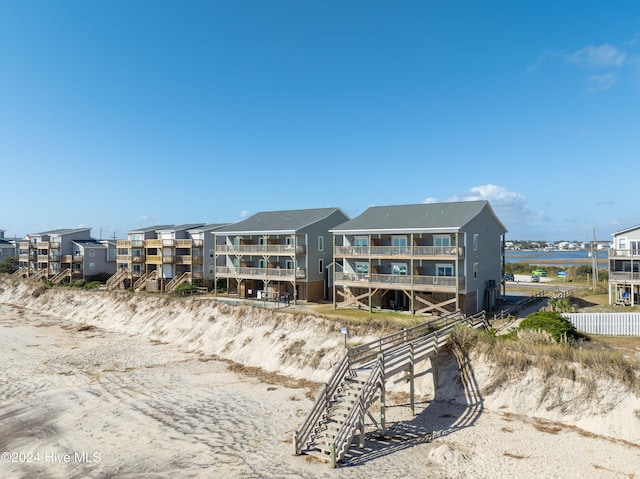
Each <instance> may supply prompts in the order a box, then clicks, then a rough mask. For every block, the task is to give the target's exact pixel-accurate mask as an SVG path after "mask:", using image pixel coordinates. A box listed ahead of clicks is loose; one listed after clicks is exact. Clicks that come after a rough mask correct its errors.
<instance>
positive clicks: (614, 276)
mask: <svg viewBox="0 0 640 479" xmlns="http://www.w3.org/2000/svg"><path fill="white" fill-rule="evenodd" d="M609 281H613V282H616V281H625V282H640V273H631V272H614V271H610V272H609Z"/></svg>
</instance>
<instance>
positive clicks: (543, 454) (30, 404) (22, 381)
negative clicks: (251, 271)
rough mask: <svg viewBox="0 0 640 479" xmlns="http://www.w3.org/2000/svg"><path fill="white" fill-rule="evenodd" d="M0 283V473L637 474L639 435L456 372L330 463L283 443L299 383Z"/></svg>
mask: <svg viewBox="0 0 640 479" xmlns="http://www.w3.org/2000/svg"><path fill="white" fill-rule="evenodd" d="M52 294H55V293H52ZM65 294H67V293H65ZM7 295H8V293H7V291H6V286H5V291H4V299H3V298H0V299H3V301H4V302H0V306H1V307H0V364H2V366H1V367H2V372H3V374H2V377H3V379H2V382H1V383H0V450H1V451H2V460H1V461H0V477H3V478H84V477H91V478H107V477H114V478H138V477H140V478H174V477H189V478H205V477H207V478H208V477H234V478H235V477H238V478H263V477H264V478H286V477H291V478H293V477H296V478H299V477H302V478H324V477H329V478H333V477H336V478H337V477H343V478H368V477H386V478H390V479H394V478H398V479H400V478H406V477H416V478H423V477H424V478H427V477H429V478H505V477H518V478H521V479H528V478H531V479H533V478H536V479H538V478H583V479H584V478H594V479H595V478H640V447H639V446H638V443H640V434H639V435H638V440H637V441H635V442H634V441H629V440H622V439H615V438H611V437H606V436H605V435H602V434H594V433H592V432H586V431H585V430H584V429H582V428H578V427H576V426H573V425H568V424H565V423H562V422H560V421H554V422H551V421H549V420H546V419H543V418H536V417H534V416H533V415H530V414H524V413H522V412H521V411H519V409H518V407H513V408H508V407H506V406H505V404H506V403H507V401H508V399H505V398H504V397H502V396H496V397H495V398H493V399H491V398H484V397H482V394H481V393H480V391H481V388H478V389H477V390H476V393H475V394H474V393H473V391H472V393H471V394H470V392H469V389H466V392H464V393H462V395H461V389H460V386H459V384H458V383H456V381H455V380H453V381H451V383H450V384H448V385H447V384H444V385H443V386H442V387H441V391H440V392H441V394H442V397H444V398H449V399H448V400H446V401H433V400H432V399H433V397H432V396H430V395H429V394H428V393H425V394H424V395H423V396H422V398H421V401H420V403H419V404H418V408H417V410H416V412H417V415H416V416H415V417H412V415H411V414H410V411H409V409H408V407H407V405H406V401H405V402H403V401H402V394H401V393H397V394H396V396H395V397H396V399H397V402H398V404H397V405H395V406H392V407H389V408H388V409H387V421H388V424H389V430H388V431H387V434H386V436H384V437H370V438H369V439H368V441H367V443H366V448H365V449H364V450H361V451H357V454H354V455H352V457H351V459H350V461H349V464H346V465H344V466H343V467H340V468H338V469H330V468H329V467H328V465H327V464H325V463H321V462H317V461H316V460H313V459H311V458H309V457H306V456H294V455H293V454H292V446H291V437H292V434H293V432H294V430H295V428H296V427H297V426H298V425H299V424H300V423H301V422H302V421H303V420H304V418H305V417H306V414H307V413H308V411H309V410H310V408H311V406H312V401H311V400H310V399H309V398H308V397H307V396H308V394H307V393H308V391H309V390H308V388H306V387H300V388H292V387H287V386H284V385H282V384H279V383H278V381H272V382H262V381H260V380H259V379H257V378H255V377H250V376H247V375H242V374H237V373H235V372H232V371H231V370H230V368H229V364H230V363H229V362H227V361H219V360H215V359H212V356H211V355H208V354H203V353H202V351H197V350H193V349H195V348H191V350H189V348H187V347H185V343H182V344H176V343H179V342H172V341H159V340H158V338H157V337H155V336H154V334H142V333H140V334H133V333H130V332H129V333H127V332H123V331H119V330H118V329H121V328H118V327H116V326H115V324H116V323H113V324H114V326H113V327H109V324H110V322H109V318H107V317H97V318H96V317H94V315H93V312H91V314H89V312H90V311H89V310H84V313H83V308H82V307H80V308H77V314H76V316H75V317H74V319H73V320H69V318H68V317H66V318H63V317H62V315H63V313H60V314H56V310H55V309H52V310H49V311H46V312H43V311H36V310H35V309H34V308H25V307H24V304H12V303H10V302H7V301H6V299H7V297H8V296H7ZM49 299H51V298H49ZM30 301H32V302H33V304H35V301H36V300H35V299H34V300H30ZM143 303H144V301H142V302H140V307H143V306H144V304H143ZM83 315H84V316H83ZM114 317H115V314H114ZM156 336H157V334H156ZM225 341H226V339H225ZM327 341H328V339H327V338H324V344H326V342H327ZM253 347H254V348H257V347H259V343H258V342H256V343H254V345H253ZM213 349H215V348H213ZM229 349H233V348H231V347H229ZM262 355H263V356H265V357H266V356H267V355H269V351H268V350H267V349H264V350H263V351H262ZM265 362H268V361H267V360H266V359H265ZM442 363H443V364H442V366H441V367H442V370H441V382H443V381H447V380H448V379H447V378H452V377H454V378H455V375H456V373H457V365H456V363H455V361H453V358H448V359H447V358H443V361H442ZM482 374H483V372H482V371H481V370H478V375H479V376H478V378H477V379H478V381H479V382H481V376H482ZM427 382H428V381H427ZM502 394H503V395H504V394H505V392H504V391H503V392H502ZM516 396H517V395H514V396H513V397H516ZM634 404H635V403H634ZM516 406H517V405H516ZM635 416H636V417H629V421H630V422H632V421H635V423H638V422H639V421H640V419H639V418H638V412H637V410H636V413H635ZM637 430H639V431H640V428H638V429H637Z"/></svg>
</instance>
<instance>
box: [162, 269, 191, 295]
mask: <svg viewBox="0 0 640 479" xmlns="http://www.w3.org/2000/svg"><path fill="white" fill-rule="evenodd" d="M190 282H191V273H190V272H188V271H187V272H186V273H182V274H181V275H180V276H176V277H175V278H172V279H171V281H169V282H168V283H167V284H166V285H165V287H164V290H165V291H166V292H167V293H172V292H173V291H175V290H176V288H177V287H178V286H180V285H181V284H183V283H190Z"/></svg>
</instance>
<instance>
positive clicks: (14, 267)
mask: <svg viewBox="0 0 640 479" xmlns="http://www.w3.org/2000/svg"><path fill="white" fill-rule="evenodd" d="M16 271H18V261H17V260H16V259H15V258H14V257H13V256H12V257H9V258H7V259H5V260H4V261H0V273H8V274H12V273H15V272H16Z"/></svg>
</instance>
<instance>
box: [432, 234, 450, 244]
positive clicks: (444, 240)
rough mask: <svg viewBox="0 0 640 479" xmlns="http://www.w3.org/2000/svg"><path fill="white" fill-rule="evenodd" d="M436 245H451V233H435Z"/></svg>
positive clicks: (434, 241)
mask: <svg viewBox="0 0 640 479" xmlns="http://www.w3.org/2000/svg"><path fill="white" fill-rule="evenodd" d="M433 244H434V246H451V236H449V235H434V237H433Z"/></svg>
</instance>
